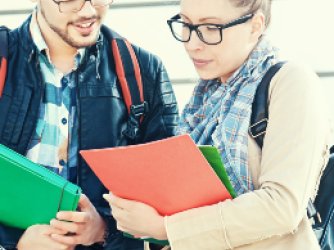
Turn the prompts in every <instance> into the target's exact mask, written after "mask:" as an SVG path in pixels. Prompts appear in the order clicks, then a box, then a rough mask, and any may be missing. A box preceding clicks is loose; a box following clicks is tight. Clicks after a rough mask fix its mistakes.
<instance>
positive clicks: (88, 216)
mask: <svg viewBox="0 0 334 250" xmlns="http://www.w3.org/2000/svg"><path fill="white" fill-rule="evenodd" d="M34 2H36V9H35V10H34V12H33V13H32V15H31V16H30V17H29V18H28V20H27V21H26V22H24V23H23V24H22V26H21V27H19V28H18V29H15V30H13V31H11V32H10V33H9V55H8V71H7V78H6V83H5V87H4V90H3V95H2V97H1V98H0V114H1V119H0V143H1V144H4V145H6V146H7V147H9V148H12V149H13V150H15V151H17V152H18V153H20V154H23V155H26V156H27V157H28V158H29V159H31V160H33V161H34V162H37V163H39V164H41V165H43V166H45V167H47V168H48V169H50V170H52V171H54V172H56V173H57V174H60V175H61V176H63V177H64V178H67V179H68V180H70V181H72V182H74V183H76V184H78V185H79V186H80V187H81V188H82V190H83V193H84V195H82V196H81V198H80V201H79V211H78V212H59V213H58V214H57V218H55V219H53V220H52V221H51V222H50V225H34V226H31V227H29V228H28V229H27V230H25V231H22V230H18V229H15V228H10V227H7V226H5V225H0V245H2V247H4V248H5V249H15V248H17V249H19V250H45V249H47V250H59V249H126V250H131V249H142V248H143V243H142V242H141V241H139V240H133V239H129V238H125V237H124V236H123V234H122V233H121V232H119V231H117V229H116V224H115V221H114V220H113V218H112V217H111V215H110V209H109V206H108V204H107V203H106V202H105V201H104V200H103V198H102V194H103V193H106V192H107V190H105V188H104V187H103V186H102V184H101V183H100V182H99V180H98V179H97V178H96V176H95V175H94V174H93V173H92V171H91V170H90V169H89V167H88V166H87V165H86V163H85V162H84V161H83V160H82V158H80V156H79V154H78V151H79V150H81V149H92V148H104V147H115V146H120V145H127V144H129V143H144V142H148V141H152V140H157V139H161V138H164V137H168V136H171V135H173V133H174V128H175V126H176V123H177V120H178V110H177V106H176V101H175V96H174V93H173V90H172V87H171V84H170V82H169V80H168V76H167V74H166V72H165V69H164V67H163V65H162V64H161V62H160V61H159V60H158V59H157V58H156V57H154V56H153V55H151V54H149V53H148V52H146V51H143V50H142V49H140V48H138V47H135V48H134V50H135V53H136V55H137V57H138V61H139V65H140V68H141V74H142V79H143V85H144V87H143V88H144V99H145V101H147V103H148V105H147V106H148V112H147V113H146V114H145V116H144V119H143V120H142V123H141V125H140V134H139V136H138V137H137V139H136V141H132V140H131V139H129V138H127V137H126V136H125V134H124V133H123V132H124V130H126V128H127V121H128V113H127V109H126V107H125V104H124V101H123V98H122V91H121V89H120V86H119V81H118V79H117V76H116V73H115V63H114V59H113V57H112V52H111V47H110V41H109V40H108V39H106V35H105V29H106V28H105V27H102V22H103V19H104V17H105V15H106V13H107V10H108V7H109V5H110V4H111V3H112V0H62V1H59V0H34ZM106 164H107V163H106ZM13 181H15V180H13ZM22 209H24V207H22Z"/></svg>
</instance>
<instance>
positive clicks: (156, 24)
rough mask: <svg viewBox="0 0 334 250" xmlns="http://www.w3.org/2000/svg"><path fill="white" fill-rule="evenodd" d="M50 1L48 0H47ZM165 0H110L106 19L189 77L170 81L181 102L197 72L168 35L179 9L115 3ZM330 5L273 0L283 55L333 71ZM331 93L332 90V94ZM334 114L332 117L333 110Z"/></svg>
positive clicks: (329, 1)
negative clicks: (185, 80)
mask: <svg viewBox="0 0 334 250" xmlns="http://www.w3.org/2000/svg"><path fill="white" fill-rule="evenodd" d="M50 1H51V0H50ZM141 2H146V3H159V2H162V3H168V2H170V1H160V0H152V1H149V0H145V1H139V0H115V5H114V8H113V7H111V10H110V12H109V14H108V16H107V19H106V24H108V25H109V26H110V27H113V28H114V29H115V30H116V31H118V32H119V33H121V34H122V35H124V36H126V37H127V38H128V39H129V40H130V41H132V42H133V43H135V44H138V45H140V46H142V47H144V48H146V49H148V50H150V51H152V52H153V53H155V54H157V55H159V56H160V57H161V58H162V60H163V62H164V64H165V66H166V68H167V70H168V72H169V75H170V78H171V79H172V81H173V80H175V79H181V81H182V79H192V80H193V83H190V84H189V83H187V84H186V83H177V84H176V83H175V84H174V89H175V91H176V95H177V99H178V102H179V104H180V107H181V108H182V107H183V106H184V104H185V103H186V101H187V99H188V97H189V96H190V95H191V92H192V88H193V85H194V83H195V81H196V80H195V79H197V75H196V73H195V70H194V68H193V66H192V65H191V62H190V61H189V60H188V58H187V55H186V54H185V52H184V49H183V46H182V44H181V43H179V42H177V41H175V40H174V38H173V37H172V36H171V34H170V31H169V29H168V26H167V24H166V20H167V19H168V18H169V17H171V16H172V15H174V14H176V13H177V12H178V7H177V6H160V7H137V8H120V7H121V6H120V5H123V6H124V5H126V4H128V3H130V4H131V3H134V4H139V3H141ZM32 7H33V4H32V3H31V2H30V1H29V0H23V1H22V0H20V1H19V4H18V3H17V2H16V1H15V2H14V3H12V4H11V3H10V2H8V3H6V5H3V6H0V11H1V10H17V9H27V8H32ZM333 9H334V1H333V0H275V1H273V20H272V25H271V27H270V29H269V31H268V35H269V37H271V39H272V41H273V42H274V44H276V45H278V46H279V47H280V48H281V49H282V54H283V55H284V57H286V58H288V59H292V60H300V61H302V62H304V63H307V64H309V65H311V67H312V68H313V69H314V70H315V71H318V72H325V71H330V72H334V61H333V60H334V32H333V27H332V26H333V24H334V15H332V11H333ZM25 18H26V15H2V16H1V15H0V24H3V25H7V26H9V27H11V28H14V27H16V26H17V25H19V24H20V23H21V22H22V21H23V20H24V19H25ZM322 80H323V83H324V86H325V88H326V94H327V95H328V99H329V100H328V101H329V102H330V103H331V106H332V107H334V105H333V104H334V98H330V97H331V96H332V95H334V77H331V78H323V79H322ZM332 93H333V94H332ZM332 114H333V120H334V111H333V112H332Z"/></svg>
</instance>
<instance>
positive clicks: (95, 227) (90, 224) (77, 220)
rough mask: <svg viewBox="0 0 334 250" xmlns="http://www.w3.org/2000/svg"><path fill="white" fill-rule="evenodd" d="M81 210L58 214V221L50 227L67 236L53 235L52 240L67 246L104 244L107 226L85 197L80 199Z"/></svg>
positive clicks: (52, 221)
mask: <svg viewBox="0 0 334 250" xmlns="http://www.w3.org/2000/svg"><path fill="white" fill-rule="evenodd" d="M79 209H80V212H65V211H62V212H58V213H57V219H53V220H51V222H50V225H51V226H52V227H54V228H55V229H58V230H61V231H66V233H67V234H66V235H63V234H56V233H55V234H51V237H52V239H54V240H56V241H57V242H59V243H62V244H65V245H79V244H80V245H85V246H90V245H92V244H94V243H96V242H103V240H104V239H103V237H104V234H105V230H106V224H105V222H104V221H103V219H102V218H101V216H100V215H99V213H98V212H97V211H96V209H95V207H94V206H93V204H92V203H91V202H90V201H89V199H88V198H87V197H86V196H85V195H81V197H80V200H79ZM34 250H35V249H34Z"/></svg>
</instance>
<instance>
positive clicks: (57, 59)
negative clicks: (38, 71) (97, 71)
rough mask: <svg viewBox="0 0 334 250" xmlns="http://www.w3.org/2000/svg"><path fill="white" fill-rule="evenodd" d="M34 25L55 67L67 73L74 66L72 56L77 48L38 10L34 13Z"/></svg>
mask: <svg viewBox="0 0 334 250" xmlns="http://www.w3.org/2000/svg"><path fill="white" fill-rule="evenodd" d="M36 25H38V26H39V29H40V31H41V34H42V36H43V38H44V40H45V43H46V45H47V47H48V50H49V56H50V59H51V61H52V63H53V64H54V65H55V67H56V68H57V69H58V70H60V71H61V72H63V73H68V72H70V71H71V70H72V69H73V68H74V57H75V55H76V54H77V53H78V50H77V48H74V47H72V46H70V45H69V44H68V43H66V42H65V41H64V40H63V39H62V38H61V37H60V36H59V35H58V34H57V33H55V32H54V31H53V30H52V29H51V28H50V27H49V25H48V24H47V23H46V21H45V19H44V17H43V16H42V15H41V13H40V12H37V13H36Z"/></svg>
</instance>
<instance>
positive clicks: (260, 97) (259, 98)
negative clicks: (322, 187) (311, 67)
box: [249, 62, 321, 221]
mask: <svg viewBox="0 0 334 250" xmlns="http://www.w3.org/2000/svg"><path fill="white" fill-rule="evenodd" d="M284 64H285V62H279V63H277V64H275V65H273V66H272V67H271V68H270V69H269V70H268V71H267V73H266V74H265V75H264V77H263V79H262V81H261V83H260V84H259V86H258V87H257V90H256V93H255V96H254V101H253V105H252V114H251V121H250V126H249V134H250V136H251V137H252V138H254V140H255V141H256V143H257V145H258V146H259V147H260V148H261V149H262V147H263V140H264V136H265V134H266V129H267V125H268V118H269V112H268V96H269V87H270V82H271V80H272V78H273V77H274V75H275V74H276V73H277V72H278V71H279V70H280V68H282V66H283V65H284ZM307 216H308V217H309V218H314V219H316V220H317V221H321V218H320V215H319V213H318V212H317V209H316V208H315V206H314V204H313V202H312V200H311V199H310V200H309V201H308V204H307Z"/></svg>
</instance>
